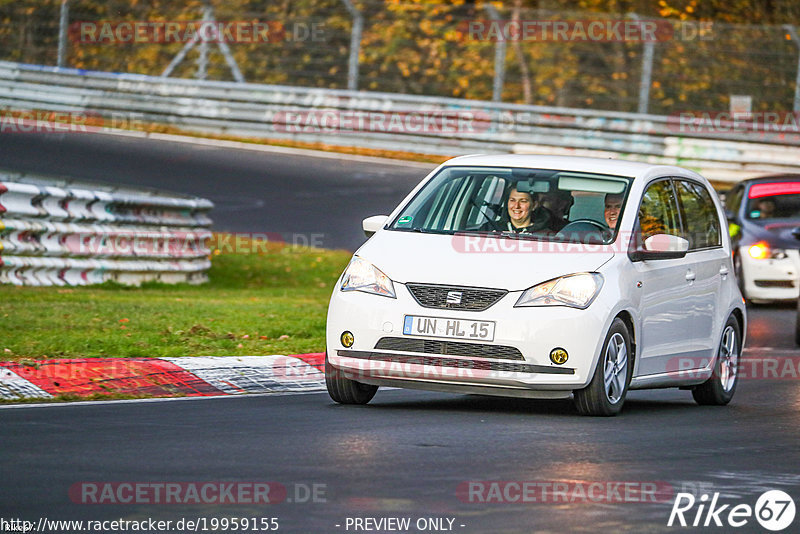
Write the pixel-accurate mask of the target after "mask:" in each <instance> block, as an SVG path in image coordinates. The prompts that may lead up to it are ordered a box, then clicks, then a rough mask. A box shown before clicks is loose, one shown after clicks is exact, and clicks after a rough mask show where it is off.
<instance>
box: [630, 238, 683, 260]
mask: <svg viewBox="0 0 800 534" xmlns="http://www.w3.org/2000/svg"><path fill="white" fill-rule="evenodd" d="M688 251H689V242H688V241H687V240H686V239H684V238H682V237H678V236H676V235H669V234H656V235H651V236H650V237H648V238H647V239H645V240H644V246H643V247H642V248H638V249H636V250H634V251H632V252H629V253H628V256H629V257H630V259H631V261H645V260H674V259H677V258H683V257H684V256H686V253H687V252H688Z"/></svg>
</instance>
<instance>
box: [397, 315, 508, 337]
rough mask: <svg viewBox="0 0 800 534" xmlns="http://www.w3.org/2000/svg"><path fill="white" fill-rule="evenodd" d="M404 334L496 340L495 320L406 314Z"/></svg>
mask: <svg viewBox="0 0 800 534" xmlns="http://www.w3.org/2000/svg"><path fill="white" fill-rule="evenodd" d="M403 334H405V335H407V336H426V337H444V338H450V339H476V340H478V341H494V321H472V320H469V319H447V318H444V317H425V316H421V315H406V316H405V319H404V320H403Z"/></svg>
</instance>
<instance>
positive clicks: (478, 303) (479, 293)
mask: <svg viewBox="0 0 800 534" xmlns="http://www.w3.org/2000/svg"><path fill="white" fill-rule="evenodd" d="M406 287H407V288H408V291H409V292H410V293H411V296H412V297H414V300H416V301H417V302H418V303H419V305H420V306H423V307H425V308H438V309H443V310H468V311H483V310H486V309H488V308H489V307H490V306H492V305H493V304H495V303H497V301H498V300H500V299H501V298H503V297H504V296H505V295H506V293H508V291H506V290H504V289H486V288H481V287H460V286H437V285H431V284H413V283H412V284H406ZM448 296H449V298H448ZM448 301H449V302H448Z"/></svg>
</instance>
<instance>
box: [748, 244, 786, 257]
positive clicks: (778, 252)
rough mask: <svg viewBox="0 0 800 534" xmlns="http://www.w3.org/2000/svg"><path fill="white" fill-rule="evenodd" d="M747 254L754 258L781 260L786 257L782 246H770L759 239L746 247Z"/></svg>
mask: <svg viewBox="0 0 800 534" xmlns="http://www.w3.org/2000/svg"><path fill="white" fill-rule="evenodd" d="M747 254H748V255H749V256H750V257H751V258H753V259H754V260H766V259H772V260H782V259H784V258H786V257H787V256H786V251H785V250H783V249H782V248H770V246H769V244H768V243H766V242H764V241H761V242H759V243H756V244H755V245H750V246H749V247H748V248H747Z"/></svg>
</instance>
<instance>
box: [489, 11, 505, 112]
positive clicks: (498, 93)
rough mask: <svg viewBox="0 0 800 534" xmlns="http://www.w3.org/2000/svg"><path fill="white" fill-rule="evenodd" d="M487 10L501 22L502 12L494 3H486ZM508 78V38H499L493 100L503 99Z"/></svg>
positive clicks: (495, 47) (495, 50)
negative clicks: (504, 86) (499, 11)
mask: <svg viewBox="0 0 800 534" xmlns="http://www.w3.org/2000/svg"><path fill="white" fill-rule="evenodd" d="M485 7H486V11H488V12H489V17H490V18H491V19H492V20H496V21H498V22H500V21H501V20H502V18H501V17H500V13H498V11H497V9H496V8H495V7H494V6H493V5H492V4H486V6H485ZM505 78H506V40H505V39H498V40H497V42H496V43H495V45H494V81H493V82H492V102H500V101H502V100H503V85H504V83H505Z"/></svg>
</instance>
